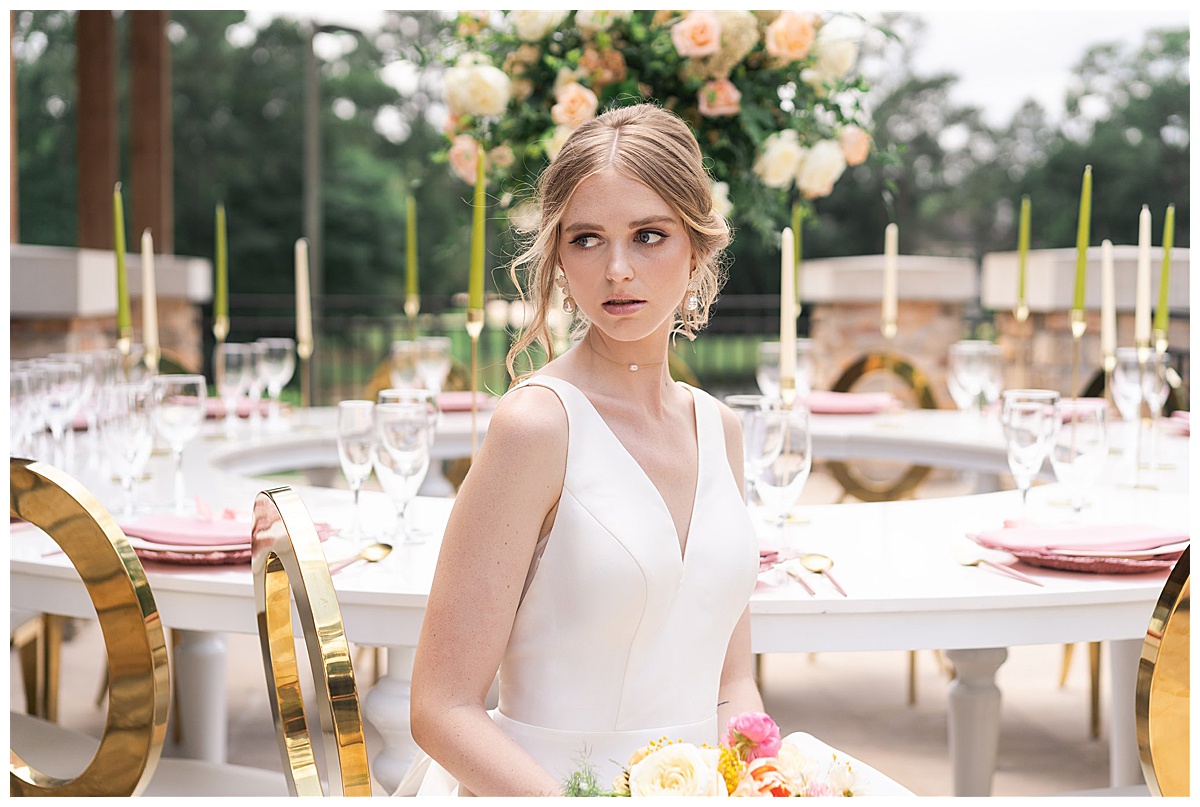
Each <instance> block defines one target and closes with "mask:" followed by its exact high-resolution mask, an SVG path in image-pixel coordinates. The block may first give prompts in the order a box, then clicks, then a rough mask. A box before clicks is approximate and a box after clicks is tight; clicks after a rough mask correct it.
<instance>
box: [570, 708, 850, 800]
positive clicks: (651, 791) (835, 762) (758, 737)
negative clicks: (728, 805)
mask: <svg viewBox="0 0 1200 807" xmlns="http://www.w3.org/2000/svg"><path fill="white" fill-rule="evenodd" d="M566 792H567V795H568V796H863V795H866V793H867V787H866V783H865V782H864V781H862V780H861V779H860V778H859V776H858V774H857V773H856V771H855V770H854V768H853V767H852V766H851V765H850V763H849V762H847V761H846V760H844V759H839V758H838V755H837V753H836V752H830V753H829V754H828V755H827V756H824V757H820V756H813V755H811V754H807V753H805V752H804V751H802V750H800V749H799V748H797V747H796V746H795V745H793V744H791V743H789V742H787V741H785V740H784V739H783V738H782V737H781V736H780V733H779V726H777V725H776V724H775V721H774V720H772V719H771V718H770V717H769V716H767V715H766V714H764V713H762V712H743V713H742V714H740V715H737V716H736V717H734V718H733V719H732V720H730V721H729V727H728V729H727V730H726V732H725V734H724V736H722V737H721V742H720V745H719V746H718V747H716V748H713V747H711V746H709V745H707V744H703V745H699V746H697V745H694V744H692V743H685V742H680V741H671V740H668V739H667V738H665V737H664V738H662V739H660V740H656V741H654V742H652V743H650V744H649V745H646V746H644V747H642V748H639V749H637V750H636V751H634V752H633V754H631V755H630V757H629V762H628V763H627V764H626V766H625V769H624V770H623V771H622V772H621V774H620V775H619V776H618V777H617V779H616V781H614V782H613V784H612V789H611V790H604V789H603V788H601V787H600V786H599V785H598V783H597V782H595V777H594V776H593V775H592V774H591V772H590V771H588V770H583V771H577V772H576V773H575V774H574V775H572V777H571V778H570V779H569V780H568V782H567V785H566Z"/></svg>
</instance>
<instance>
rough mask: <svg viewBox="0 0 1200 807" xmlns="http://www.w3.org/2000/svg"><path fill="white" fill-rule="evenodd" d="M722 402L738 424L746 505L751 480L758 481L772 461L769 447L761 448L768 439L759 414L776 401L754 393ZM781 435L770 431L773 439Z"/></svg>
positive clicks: (751, 490) (751, 489)
mask: <svg viewBox="0 0 1200 807" xmlns="http://www.w3.org/2000/svg"><path fill="white" fill-rule="evenodd" d="M724 400H725V405H726V406H728V407H729V408H730V409H731V410H732V411H733V413H734V414H735V415H737V417H738V420H739V421H741V424H742V462H743V469H744V470H743V475H744V479H745V484H744V489H743V491H742V495H743V497H744V498H745V500H746V504H750V503H751V500H752V499H753V497H754V480H755V479H757V478H758V474H759V471H760V470H761V469H762V467H763V466H764V465H765V464H767V463H769V462H770V461H771V460H773V459H774V457H773V456H772V455H771V450H770V447H768V448H766V449H764V446H763V443H764V441H766V440H767V439H768V433H767V421H766V418H764V417H763V415H762V413H763V412H765V411H767V410H768V409H774V408H776V407H778V406H779V401H778V400H777V399H775V398H771V397H769V396H767V395H754V394H745V395H726V396H725V398H724ZM781 434H782V432H781V431H780V430H776V431H775V432H773V435H774V436H776V437H778V436H780V435H781ZM779 445H780V442H779V441H778V440H776V441H775V442H774V444H773V446H774V447H775V452H776V453H778V450H779V449H778V446H779Z"/></svg>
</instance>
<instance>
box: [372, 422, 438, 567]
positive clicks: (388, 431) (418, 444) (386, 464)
mask: <svg viewBox="0 0 1200 807" xmlns="http://www.w3.org/2000/svg"><path fill="white" fill-rule="evenodd" d="M375 435H376V446H375V457H374V467H375V475H376V476H378V477H379V482H380V484H381V485H382V486H383V489H384V491H385V492H386V493H387V494H388V496H389V497H390V498H391V499H392V503H393V504H394V505H395V506H396V533H395V534H396V539H395V541H396V542H399V543H403V544H419V543H422V542H423V541H424V533H423V532H421V531H419V530H416V529H414V528H413V526H412V525H411V524H410V523H409V520H408V517H407V512H408V505H409V503H410V502H411V501H412V500H413V499H414V498H415V497H416V495H417V491H418V490H420V488H421V483H422V482H423V481H424V480H425V474H426V473H428V471H429V449H430V446H431V445H432V443H433V429H432V427H431V426H430V424H429V412H428V410H427V409H426V408H425V407H424V406H422V405H421V404H415V403H381V404H376V405H375Z"/></svg>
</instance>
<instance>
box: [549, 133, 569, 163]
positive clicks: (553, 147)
mask: <svg viewBox="0 0 1200 807" xmlns="http://www.w3.org/2000/svg"><path fill="white" fill-rule="evenodd" d="M571 131H572V130H571V129H570V128H568V127H566V126H555V127H554V131H552V132H551V133H550V136H549V137H547V138H546V139H545V148H546V156H547V157H549V158H550V162H554V161H555V160H557V159H558V152H560V151H562V147H563V143H566V142H567V138H568V137H570V136H571Z"/></svg>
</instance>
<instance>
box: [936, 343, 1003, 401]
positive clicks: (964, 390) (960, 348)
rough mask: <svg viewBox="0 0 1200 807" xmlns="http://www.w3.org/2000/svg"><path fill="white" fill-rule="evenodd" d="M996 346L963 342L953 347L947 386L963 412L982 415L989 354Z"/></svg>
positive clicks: (950, 354) (947, 362)
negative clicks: (981, 405) (981, 397)
mask: <svg viewBox="0 0 1200 807" xmlns="http://www.w3.org/2000/svg"><path fill="white" fill-rule="evenodd" d="M991 345H992V343H991V342H987V341H984V340H982V339H963V340H960V341H958V342H955V343H954V344H952V345H951V346H950V350H949V356H948V358H947V361H946V386H947V387H948V388H949V390H950V397H951V398H953V399H954V405H955V406H957V407H958V411H960V412H979V411H980V396H981V395H982V393H983V388H984V384H985V383H986V381H987V377H988V358H987V355H988V350H989V348H990V347H991Z"/></svg>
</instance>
